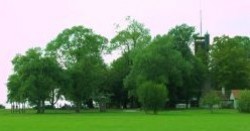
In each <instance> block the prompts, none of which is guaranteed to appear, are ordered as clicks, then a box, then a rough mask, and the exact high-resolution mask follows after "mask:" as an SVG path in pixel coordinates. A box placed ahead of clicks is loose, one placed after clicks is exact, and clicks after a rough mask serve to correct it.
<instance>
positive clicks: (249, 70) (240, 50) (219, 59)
mask: <svg viewBox="0 0 250 131" xmlns="http://www.w3.org/2000/svg"><path fill="white" fill-rule="evenodd" d="M249 46H250V39H249V38H248V37H234V38H230V37H228V36H222V37H216V38H215V39H214V44H213V46H212V49H211V62H210V68H211V73H212V76H213V81H214V84H215V86H216V87H218V88H221V87H225V88H226V89H229V90H230V89H237V88H238V89H242V88H244V87H250V57H249V52H250V50H249V49H250V48H249Z"/></svg>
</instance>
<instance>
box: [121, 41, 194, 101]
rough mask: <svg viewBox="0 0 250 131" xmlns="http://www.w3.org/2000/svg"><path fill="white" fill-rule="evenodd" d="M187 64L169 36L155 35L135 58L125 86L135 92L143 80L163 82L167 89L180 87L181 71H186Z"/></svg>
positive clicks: (181, 80)
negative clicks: (150, 42)
mask: <svg viewBox="0 0 250 131" xmlns="http://www.w3.org/2000/svg"><path fill="white" fill-rule="evenodd" d="M188 66H189V65H188V63H187V62H186V61H185V59H184V58H183V57H182V55H181V53H180V52H179V51H177V50H175V49H174V47H173V44H172V39H171V38H170V37H169V36H157V37H156V38H155V40H154V41H153V42H152V44H150V45H149V46H148V47H147V48H145V49H144V50H143V53H141V54H139V55H138V56H137V57H136V58H135V63H134V66H133V68H132V71H131V72H130V74H129V75H128V76H127V77H126V79H125V86H126V87H127V88H129V89H130V90H131V91H133V92H134V93H135V94H136V92H137V89H138V87H140V85H141V84H143V83H144V82H145V81H153V82H155V83H159V84H165V85H166V87H168V88H169V89H170V88H171V87H169V86H172V87H180V86H183V75H182V72H186V71H188ZM171 89H172V88H171ZM174 89H175V90H177V88H173V90H174ZM176 92H177V91H176ZM169 93H175V92H174V91H171V92H169ZM171 99H174V98H172V97H171Z"/></svg>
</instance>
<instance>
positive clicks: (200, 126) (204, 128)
mask: <svg viewBox="0 0 250 131" xmlns="http://www.w3.org/2000/svg"><path fill="white" fill-rule="evenodd" d="M185 130H186V131H250V114H241V113H238V112H237V111H234V110H217V111H215V113H213V114H210V112H209V111H207V110H183V111H165V112H160V113H159V114H158V115H147V114H145V113H144V112H125V111H108V112H106V113H99V112H97V111H84V112H82V113H80V114H75V113H73V112H58V111H57V112H51V111H49V112H47V113H46V114H42V115H38V114H34V113H31V112H29V113H26V114H10V113H9V111H6V110H0V131H185Z"/></svg>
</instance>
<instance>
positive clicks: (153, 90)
mask: <svg viewBox="0 0 250 131" xmlns="http://www.w3.org/2000/svg"><path fill="white" fill-rule="evenodd" d="M137 92H138V97H139V101H140V102H141V103H142V106H143V109H144V110H145V111H146V112H147V111H148V110H153V112H154V114H157V111H158V110H159V109H161V108H163V107H164V105H165V103H166V101H167V89H166V87H165V85H164V84H157V83H155V82H152V81H146V82H144V83H142V84H141V85H140V86H139V88H138V91H137Z"/></svg>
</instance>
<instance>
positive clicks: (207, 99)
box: [201, 90, 220, 113]
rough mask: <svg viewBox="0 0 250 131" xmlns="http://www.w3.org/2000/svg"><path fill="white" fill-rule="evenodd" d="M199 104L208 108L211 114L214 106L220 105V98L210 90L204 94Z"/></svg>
mask: <svg viewBox="0 0 250 131" xmlns="http://www.w3.org/2000/svg"><path fill="white" fill-rule="evenodd" d="M201 103H202V104H203V105H206V106H208V108H209V109H210V111H211V113H212V112H213V107H214V105H216V104H219V103H220V97H219V96H218V94H217V93H216V92H215V91H213V90H210V91H208V92H206V93H205V94H204V96H203V97H202V99H201Z"/></svg>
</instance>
